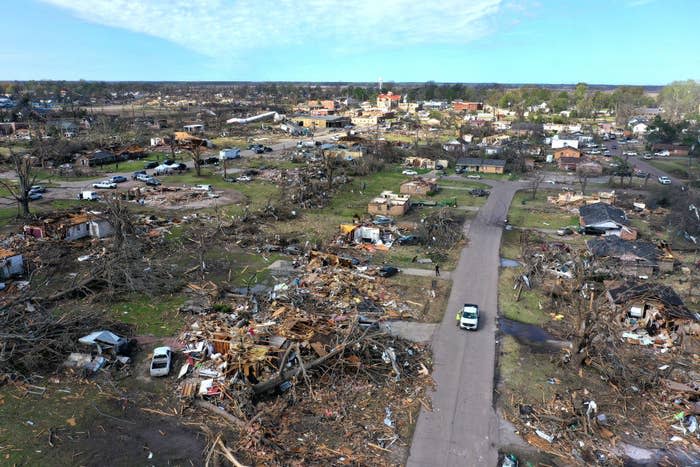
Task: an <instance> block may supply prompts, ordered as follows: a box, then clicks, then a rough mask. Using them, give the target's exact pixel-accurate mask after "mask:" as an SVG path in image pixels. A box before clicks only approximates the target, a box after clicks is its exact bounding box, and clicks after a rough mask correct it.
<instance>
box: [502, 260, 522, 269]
mask: <svg viewBox="0 0 700 467" xmlns="http://www.w3.org/2000/svg"><path fill="white" fill-rule="evenodd" d="M520 266H522V264H520V263H519V262H518V261H515V260H514V259H508V258H501V267H502V268H519V267H520Z"/></svg>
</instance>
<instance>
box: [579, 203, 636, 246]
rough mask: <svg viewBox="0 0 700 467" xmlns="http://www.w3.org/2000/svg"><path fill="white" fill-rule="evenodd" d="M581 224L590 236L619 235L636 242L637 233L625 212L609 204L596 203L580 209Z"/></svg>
mask: <svg viewBox="0 0 700 467" xmlns="http://www.w3.org/2000/svg"><path fill="white" fill-rule="evenodd" d="M578 211H579V223H580V225H581V227H582V228H583V229H584V231H585V232H586V233H588V234H596V235H617V236H619V237H621V238H623V239H625V240H635V239H636V238H637V231H636V230H634V229H632V228H630V227H629V226H628V224H629V220H628V219H627V215H626V214H625V211H623V210H622V209H620V208H616V207H614V206H611V205H609V204H607V203H594V204H587V205H585V206H581V207H580V208H579V210H578Z"/></svg>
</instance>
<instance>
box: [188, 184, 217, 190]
mask: <svg viewBox="0 0 700 467" xmlns="http://www.w3.org/2000/svg"><path fill="white" fill-rule="evenodd" d="M192 189H193V190H197V191H211V190H212V189H213V188H212V187H211V185H195V186H194V187H193V188H192Z"/></svg>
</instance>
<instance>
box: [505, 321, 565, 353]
mask: <svg viewBox="0 0 700 467" xmlns="http://www.w3.org/2000/svg"><path fill="white" fill-rule="evenodd" d="M498 325H499V328H500V329H501V331H502V332H503V334H507V335H509V336H513V337H515V339H516V340H517V341H518V342H520V343H521V344H525V345H529V346H531V347H535V348H541V349H543V350H552V351H557V350H559V349H561V348H565V347H570V343H569V342H566V341H560V340H558V339H556V338H555V337H554V336H552V335H551V334H549V333H548V332H547V331H545V330H544V329H542V328H541V327H539V326H535V325H534V324H526V323H520V322H518V321H513V320H512V319H508V318H499V320H498Z"/></svg>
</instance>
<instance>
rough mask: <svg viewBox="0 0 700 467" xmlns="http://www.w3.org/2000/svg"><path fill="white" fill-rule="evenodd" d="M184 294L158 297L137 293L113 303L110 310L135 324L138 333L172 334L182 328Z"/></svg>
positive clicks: (116, 315)
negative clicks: (180, 310) (181, 311)
mask: <svg viewBox="0 0 700 467" xmlns="http://www.w3.org/2000/svg"><path fill="white" fill-rule="evenodd" d="M184 301H185V298H184V297H182V296H162V295H161V296H159V297H158V298H157V299H154V298H153V297H148V296H145V295H135V296H131V297H128V298H126V299H125V300H123V301H121V302H119V303H115V304H113V305H112V306H111V307H110V309H109V311H110V312H111V313H112V314H113V315H114V316H115V317H116V318H117V319H119V320H120V321H123V322H125V323H130V324H133V325H134V327H135V332H136V334H137V335H153V336H158V337H163V336H172V335H173V334H175V333H176V332H177V331H179V330H180V328H181V327H182V325H183V324H184V319H185V317H184V316H182V315H179V314H178V308H179V307H180V306H181V305H182V304H183V303H184Z"/></svg>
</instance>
